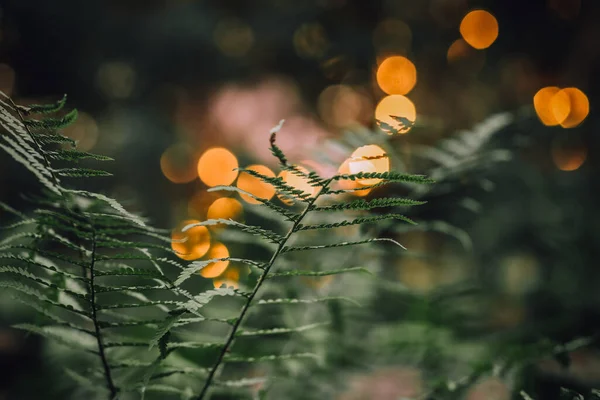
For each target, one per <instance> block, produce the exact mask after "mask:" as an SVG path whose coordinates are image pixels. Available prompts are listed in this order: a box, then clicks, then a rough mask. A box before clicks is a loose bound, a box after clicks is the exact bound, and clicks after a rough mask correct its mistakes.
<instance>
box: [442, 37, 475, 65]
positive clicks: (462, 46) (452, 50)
mask: <svg viewBox="0 0 600 400" xmlns="http://www.w3.org/2000/svg"><path fill="white" fill-rule="evenodd" d="M471 49H472V47H470V46H469V45H468V44H467V42H465V41H464V40H463V39H456V40H455V41H454V42H452V44H451V45H450V47H449V48H448V53H447V55H446V57H447V59H448V62H449V63H454V62H456V61H458V60H460V59H463V58H466V57H468V56H469V54H470V52H471Z"/></svg>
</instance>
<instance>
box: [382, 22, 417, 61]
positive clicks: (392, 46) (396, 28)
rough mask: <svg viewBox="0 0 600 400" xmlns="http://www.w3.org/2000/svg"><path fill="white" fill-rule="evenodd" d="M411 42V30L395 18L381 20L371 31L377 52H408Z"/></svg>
mask: <svg viewBox="0 0 600 400" xmlns="http://www.w3.org/2000/svg"><path fill="white" fill-rule="evenodd" d="M411 42H412V31H411V30H410V27H409V26H408V25H407V24H406V23H405V22H404V21H400V20H397V19H386V20H383V21H381V22H380V23H379V24H378V25H377V27H376V28H375V30H374V31H373V45H374V46H375V48H376V49H377V51H378V53H382V52H396V53H401V54H406V53H408V50H409V49H410V45H411Z"/></svg>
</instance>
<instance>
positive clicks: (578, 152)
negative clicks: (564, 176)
mask: <svg viewBox="0 0 600 400" xmlns="http://www.w3.org/2000/svg"><path fill="white" fill-rule="evenodd" d="M586 158H587V149H586V148H585V147H584V146H582V145H579V146H576V147H572V146H561V145H554V146H553V147H552V161H554V165H556V168H558V169H560V170H561V171H575V170H578V169H579V167H581V166H582V165H583V163H584V162H585V160H586Z"/></svg>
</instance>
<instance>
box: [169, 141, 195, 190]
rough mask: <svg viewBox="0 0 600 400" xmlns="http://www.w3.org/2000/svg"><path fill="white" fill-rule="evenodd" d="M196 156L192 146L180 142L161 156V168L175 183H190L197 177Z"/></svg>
mask: <svg viewBox="0 0 600 400" xmlns="http://www.w3.org/2000/svg"><path fill="white" fill-rule="evenodd" d="M195 167H196V157H195V154H194V151H193V149H192V148H191V147H189V146H188V145H186V144H183V143H178V144H174V145H172V146H170V147H169V148H168V149H167V150H165V152H164V153H163V154H162V155H161V156H160V169H161V171H162V173H163V175H164V176H165V177H166V178H167V179H168V180H170V181H171V182H173V183H188V182H191V181H193V180H194V179H196V168H195Z"/></svg>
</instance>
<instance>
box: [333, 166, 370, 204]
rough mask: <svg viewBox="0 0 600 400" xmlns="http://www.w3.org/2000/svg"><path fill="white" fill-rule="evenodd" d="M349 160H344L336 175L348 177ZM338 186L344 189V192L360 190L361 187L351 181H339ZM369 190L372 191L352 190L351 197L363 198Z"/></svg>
mask: <svg viewBox="0 0 600 400" xmlns="http://www.w3.org/2000/svg"><path fill="white" fill-rule="evenodd" d="M349 164H350V159H346V160H345V161H344V162H343V163H342V165H340V168H339V169H338V173H339V174H343V175H350V174H351V172H350V166H349ZM338 185H339V186H340V187H341V188H342V189H344V190H354V189H359V188H361V187H362V186H363V185H361V184H360V183H359V182H358V181H351V180H349V179H348V180H345V179H344V180H340V181H339V182H338ZM371 190H373V189H370V188H369V189H362V190H354V191H353V192H351V193H352V194H353V195H355V196H359V197H363V196H366V195H368V194H369V193H370V192H371Z"/></svg>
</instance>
